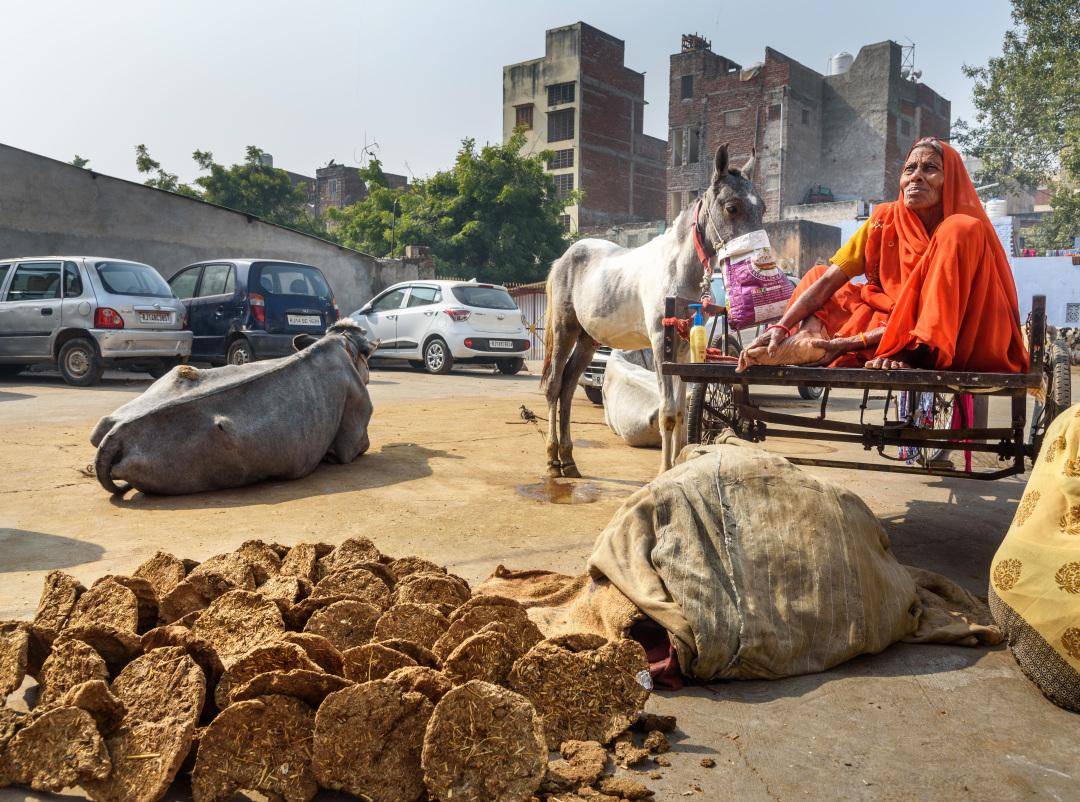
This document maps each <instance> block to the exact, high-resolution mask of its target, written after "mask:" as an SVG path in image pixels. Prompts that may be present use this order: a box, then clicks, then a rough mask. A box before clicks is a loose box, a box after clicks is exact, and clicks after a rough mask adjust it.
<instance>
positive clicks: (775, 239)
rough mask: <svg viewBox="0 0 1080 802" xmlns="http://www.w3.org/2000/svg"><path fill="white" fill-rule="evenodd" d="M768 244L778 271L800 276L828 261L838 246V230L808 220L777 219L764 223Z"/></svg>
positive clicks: (834, 227)
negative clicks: (774, 257) (774, 256)
mask: <svg viewBox="0 0 1080 802" xmlns="http://www.w3.org/2000/svg"><path fill="white" fill-rule="evenodd" d="M765 232H766V233H767V234H768V235H769V244H770V245H771V246H772V249H773V253H774V254H776V263H777V265H779V267H780V269H781V270H783V271H784V272H785V273H787V274H788V275H791V276H802V275H803V274H805V273H806V271H807V270H809V269H810V268H811V267H813V266H814V265H815V264H819V263H824V262H828V260H829V257H831V256H832V255H833V254H834V253H836V250H837V249H838V248H839V247H840V229H839V228H837V227H836V226H829V225H824V224H822V223H814V222H811V221H809V220H776V221H773V222H767V223H765Z"/></svg>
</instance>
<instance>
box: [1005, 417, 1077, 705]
mask: <svg viewBox="0 0 1080 802" xmlns="http://www.w3.org/2000/svg"><path fill="white" fill-rule="evenodd" d="M989 597H990V610H991V612H992V613H993V614H994V618H995V619H996V620H997V622H998V624H999V625H1000V626H1001V628H1002V630H1003V631H1004V632H1005V635H1006V637H1007V638H1008V641H1009V646H1010V647H1011V648H1012V650H1013V655H1014V656H1015V657H1016V660H1017V662H1018V663H1019V664H1020V667H1021V668H1023V669H1024V672H1025V673H1027V675H1028V676H1029V677H1031V679H1032V680H1033V681H1034V682H1035V684H1036V685H1038V686H1039V688H1040V689H1041V690H1042V692H1043V693H1044V694H1046V696H1047V697H1048V698H1049V699H1050V700H1051V701H1053V702H1055V703H1056V704H1059V705H1061V706H1063V707H1068V708H1070V709H1073V710H1080V404H1077V405H1074V406H1072V407H1070V408H1069V409H1068V410H1066V411H1065V412H1063V413H1062V414H1061V415H1059V416H1058V418H1057V419H1056V420H1055V421H1054V422H1053V423H1052V424H1050V428H1049V430H1048V431H1047V433H1046V437H1045V439H1044V440H1043V445H1042V449H1041V450H1040V452H1039V457H1038V460H1037V461H1036V463H1035V465H1034V467H1033V468H1032V470H1031V478H1030V479H1028V484H1027V487H1026V488H1025V490H1024V495H1023V497H1022V498H1021V499H1020V504H1019V505H1018V506H1017V508H1016V516H1015V517H1014V518H1013V522H1012V526H1010V527H1009V531H1008V533H1007V534H1006V535H1005V540H1004V541H1003V542H1002V544H1001V546H1000V548H999V549H998V552H997V554H996V555H994V561H993V563H992V564H991V567H990V592H989Z"/></svg>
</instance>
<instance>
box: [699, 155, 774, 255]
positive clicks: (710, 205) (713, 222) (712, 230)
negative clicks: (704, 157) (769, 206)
mask: <svg viewBox="0 0 1080 802" xmlns="http://www.w3.org/2000/svg"><path fill="white" fill-rule="evenodd" d="M753 173H754V153H751V154H750V159H749V160H748V161H747V162H746V164H744V165H743V166H742V167H729V166H728V146H727V144H723V145H721V146H720V147H718V148H717V149H716V161H715V163H714V165H713V177H712V181H711V182H710V183H709V188H708V189H707V190H706V191H705V194H704V195H702V196H701V208H700V210H699V211H698V226H699V228H700V230H701V234H702V236H703V238H704V240H705V242H706V243H707V245H708V247H709V248H711V249H712V252H713V253H715V252H717V251H719V250H720V249H721V248H723V247H724V243H725V242H727V241H728V240H731V239H733V238H735V237H738V236H740V235H742V234H748V233H749V232H751V231H758V230H759V229H761V227H762V225H761V218H762V216H763V215H764V214H765V202H764V201H763V200H762V199H761V198H760V197H759V196H758V194H757V192H756V191H755V190H754V185H753V184H752V183H751V178H752V177H753Z"/></svg>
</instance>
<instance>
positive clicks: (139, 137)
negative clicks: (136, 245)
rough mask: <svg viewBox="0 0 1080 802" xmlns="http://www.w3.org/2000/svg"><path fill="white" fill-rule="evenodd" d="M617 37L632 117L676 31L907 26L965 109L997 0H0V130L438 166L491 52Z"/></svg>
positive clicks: (67, 143)
mask: <svg viewBox="0 0 1080 802" xmlns="http://www.w3.org/2000/svg"><path fill="white" fill-rule="evenodd" d="M579 19H580V20H583V21H585V22H588V23H590V24H591V25H594V26H596V27H598V28H600V29H601V30H604V31H606V32H608V33H610V34H613V35H615V36H617V37H619V38H621V39H624V40H625V41H626V63H627V66H629V67H631V68H633V69H636V70H641V71H644V72H645V73H646V76H645V99H646V101H647V102H648V103H649V105H648V106H647V107H646V112H645V130H646V132H647V133H651V134H654V135H656V136H660V137H666V135H667V102H668V98H667V94H668V92H667V80H668V57H669V55H670V54H671V53H674V52H677V51H678V49H679V37H680V35H681V34H683V33H689V32H698V33H701V34H702V35H704V36H705V37H707V38H709V39H711V40H712V43H713V50H715V51H716V52H718V53H721V54H723V55H725V56H728V57H729V58H732V59H734V60H735V61H737V62H739V63H741V64H743V65H748V64H751V63H753V62H756V61H760V60H761V59H762V58H763V57H764V48H765V46H766V45H769V46H771V47H773V48H775V49H777V50H779V51H781V52H783V53H786V54H787V55H789V56H791V57H793V58H795V59H797V60H799V61H801V62H802V63H804V64H806V65H807V66H809V67H812V68H814V69H816V70H819V71H824V69H825V62H826V60H827V58H828V56H829V54H830V53H833V52H835V51H838V50H848V51H850V52H851V53H853V54H854V53H857V52H858V49H859V47H860V46H861V45H864V44H869V43H872V42H879V41H882V40H884V39H893V40H895V41H898V42H901V43H904V44H906V43H907V41H908V39H910V40H913V41H914V42H915V43H916V50H915V60H916V67H917V68H919V69H921V70H922V71H923V81H924V82H925V83H927V84H929V85H930V86H931V87H932V88H934V89H936V90H937V91H938V92H940V93H941V94H943V95H944V96H945V97H947V98H949V99H950V100H952V103H953V106H952V108H953V119H954V120H955V119H956V118H958V117H970V116H971V102H970V96H971V87H970V82H969V81H968V80H967V79H966V78H965V77H964V76H963V73H962V72H961V66H962V65H963V64H964V63H965V62H966V63H974V64H983V63H985V62H986V60H987V59H988V58H989V57H990V56H992V55H994V54H996V53H998V52H1000V47H1001V39H1002V34H1003V33H1004V31H1005V30H1006V29H1007V28H1008V27H1009V24H1010V19H1009V3H1008V2H1007V0H965V1H963V2H954V1H953V0H950V1H949V2H939V3H930V4H927V3H919V4H912V3H903V4H901V3H881V2H870V1H869V0H860V1H859V2H853V1H852V2H847V1H846V0H845V2H831V3H830V2H807V0H798V2H789V1H788V0H783V2H780V1H778V0H772V1H771V2H770V0H757V1H756V2H753V1H751V2H747V1H746V0H743V1H742V2H712V3H705V2H700V1H699V0H683V2H649V3H640V2H632V1H631V0H624V1H623V2H610V1H609V0H597V1H596V2H572V3H571V2H560V1H558V0H544V1H543V2H535V3H530V4H525V3H518V2H505V1H504V2H495V1H494V0H492V1H491V2H483V1H482V0H467V1H464V0H459V1H458V2H429V1H428V0H411V2H400V0H398V1H396V2H359V0H355V1H353V2H349V0H304V1H303V2H297V0H288V1H287V2H285V1H279V0H260V1H259V2H246V1H241V0H215V1H214V2H207V1H206V0H172V2H161V1H160V0H138V2H133V1H131V0H94V2H86V0H79V1H78V2H69V1H68V0H38V1H37V2H27V0H0V32H2V36H0V41H2V43H3V44H2V45H0V103H2V111H0V142H2V143H4V144H8V145H14V146H15V147H19V148H24V149H26V150H31V151H35V152H37V153H42V154H45V155H47V156H51V157H54V158H58V159H64V160H70V159H71V158H72V156H73V155H74V154H75V153H79V154H81V155H82V156H85V157H87V158H89V159H90V160H91V165H90V166H91V167H92V168H94V169H97V170H98V171H100V172H103V173H108V174H111V175H117V176H120V177H124V178H138V174H137V173H136V171H135V165H134V152H133V149H134V146H135V145H136V144H138V143H140V142H143V143H145V144H146V145H147V146H148V147H149V148H150V152H151V153H152V154H153V156H154V157H155V158H156V159H158V160H159V161H161V162H162V163H163V165H164V166H165V167H166V168H167V169H169V170H170V171H172V172H176V173H178V174H179V175H180V176H181V178H183V179H185V180H190V179H192V178H194V177H195V176H196V175H197V174H198V172H197V169H196V167H195V165H194V164H193V163H192V161H191V152H192V151H193V150H194V149H196V148H200V149H204V150H211V151H213V153H214V155H215V157H217V159H218V161H222V162H225V163H230V164H231V163H232V162H234V161H237V160H239V159H240V158H241V157H242V155H243V149H244V146H245V145H248V144H253V145H258V146H260V147H262V148H263V149H264V150H267V151H269V152H270V153H272V154H273V155H274V160H275V165H276V166H278V167H284V168H286V169H289V170H293V171H296V172H300V173H306V174H308V175H314V171H315V168H316V167H319V166H322V165H324V164H325V163H326V162H327V161H328V160H329V159H330V158H334V159H336V160H337V161H339V162H346V163H354V162H356V161H357V160H358V159H359V158H360V156H361V151H362V149H363V147H364V144H365V141H366V142H368V143H371V142H377V143H378V145H379V147H380V150H379V156H380V158H381V159H382V161H383V165H384V167H385V169H387V170H388V171H391V172H400V173H406V174H408V173H409V172H411V173H413V174H414V175H417V176H422V175H427V174H430V173H431V172H432V171H434V170H437V169H440V168H442V167H445V166H447V165H448V164H449V163H450V161H451V160H452V158H453V155H454V153H455V151H456V150H457V147H458V144H459V142H460V140H461V139H462V138H463V137H466V136H472V137H475V138H476V139H477V140H478V141H480V142H481V143H483V142H486V141H497V140H499V139H500V138H501V136H502V129H501V104H502V67H503V65H504V64H509V63H513V62H516V61H523V60H525V59H530V58H536V57H538V56H541V55H543V50H544V30H545V29H546V28H551V27H556V26H558V25H565V24H568V23H571V22H575V21H577V20H579Z"/></svg>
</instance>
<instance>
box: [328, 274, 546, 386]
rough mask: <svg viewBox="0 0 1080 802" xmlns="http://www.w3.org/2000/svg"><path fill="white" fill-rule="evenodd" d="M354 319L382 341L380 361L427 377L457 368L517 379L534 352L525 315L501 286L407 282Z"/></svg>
mask: <svg viewBox="0 0 1080 802" xmlns="http://www.w3.org/2000/svg"><path fill="white" fill-rule="evenodd" d="M349 317H351V318H352V319H353V320H355V321H356V322H357V323H359V324H360V325H361V326H363V327H364V328H365V329H367V336H368V337H369V338H370V339H372V340H379V341H380V343H379V350H378V351H376V352H375V356H376V357H378V358H382V359H407V360H409V364H410V365H412V366H413V367H414V368H417V369H418V370H426V371H427V372H428V373H449V372H450V369H451V368H453V366H454V364H455V363H457V364H488V365H495V366H496V367H497V368H498V369H499V372H500V373H505V374H507V375H512V374H514V373H517V372H518V371H519V370H521V369H522V367H524V365H525V358H524V357H525V354H526V353H528V351H529V348H530V347H531V343H530V341H529V333H528V331H526V329H525V321H524V320H523V319H522V317H521V310H520V309H518V306H517V304H516V303H515V302H514V299H513V298H511V297H510V293H508V292H507V291H506V288H505V287H500V286H499V285H497V284H481V283H478V282H476V281H435V280H431V281H426V280H419V281H406V282H402V283H401V284H395V285H394V286H392V287H389V288H387V289H386V290H384V291H383V292H381V293H379V294H378V295H376V296H375V297H374V298H372V299H371V300H370V301H368V303H366V304H364V305H363V306H362V307H360V308H359V309H357V310H356V311H355V312H353V313H352V314H351V315H349Z"/></svg>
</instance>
